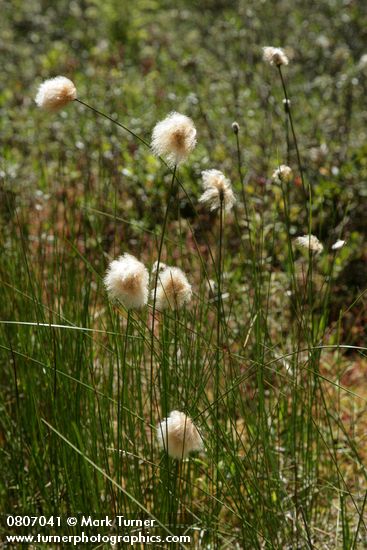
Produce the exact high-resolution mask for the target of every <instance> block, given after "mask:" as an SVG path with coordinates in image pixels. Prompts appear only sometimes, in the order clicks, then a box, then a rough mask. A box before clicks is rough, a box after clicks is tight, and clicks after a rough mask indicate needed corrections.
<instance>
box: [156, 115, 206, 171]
mask: <svg viewBox="0 0 367 550" xmlns="http://www.w3.org/2000/svg"><path fill="white" fill-rule="evenodd" d="M195 145H196V128H195V126H194V123H193V121H192V120H191V118H189V117H187V116H186V115H181V114H180V113H176V112H173V113H170V114H169V115H168V116H167V117H166V118H165V119H164V120H161V121H160V122H158V123H157V124H156V125H155V127H154V129H153V134H152V143H151V147H152V150H153V152H154V153H155V154H156V155H157V156H161V157H163V158H164V159H165V160H166V161H167V162H168V164H169V165H170V166H175V165H179V164H181V163H182V162H184V161H185V160H186V159H187V157H188V156H189V154H190V153H191V152H192V151H193V149H194V148H195Z"/></svg>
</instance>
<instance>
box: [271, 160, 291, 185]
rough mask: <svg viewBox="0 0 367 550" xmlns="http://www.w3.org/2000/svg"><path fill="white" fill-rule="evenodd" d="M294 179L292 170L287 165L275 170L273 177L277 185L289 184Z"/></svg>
mask: <svg viewBox="0 0 367 550" xmlns="http://www.w3.org/2000/svg"><path fill="white" fill-rule="evenodd" d="M292 177H293V172H292V168H290V167H289V166H286V165H285V164H281V165H280V166H279V168H277V169H276V170H274V172H273V175H272V179H273V181H274V182H275V183H287V182H289V181H291V179H292Z"/></svg>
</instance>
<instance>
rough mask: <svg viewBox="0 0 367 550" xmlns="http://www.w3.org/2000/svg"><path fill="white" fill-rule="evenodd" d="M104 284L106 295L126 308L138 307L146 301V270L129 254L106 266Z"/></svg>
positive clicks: (147, 281)
mask: <svg viewBox="0 0 367 550" xmlns="http://www.w3.org/2000/svg"><path fill="white" fill-rule="evenodd" d="M104 284H105V287H106V289H107V292H108V295H109V297H110V298H111V299H113V300H118V301H119V302H121V304H122V305H123V306H124V307H125V308H126V309H139V308H141V307H143V306H144V305H145V304H146V303H147V302H148V294H149V289H148V285H149V274H148V270H147V269H146V267H145V266H144V264H142V263H141V262H139V260H137V259H136V258H135V257H134V256H131V254H124V255H123V256H120V257H119V258H118V259H117V260H113V261H112V262H111V263H110V265H109V266H108V269H107V272H106V275H105V278H104Z"/></svg>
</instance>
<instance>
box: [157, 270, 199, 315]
mask: <svg viewBox="0 0 367 550" xmlns="http://www.w3.org/2000/svg"><path fill="white" fill-rule="evenodd" d="M152 296H154V289H153V290H152ZM191 297H192V288H191V285H190V283H189V281H188V280H187V277H186V275H185V273H184V272H183V271H182V270H181V269H179V268H178V267H165V269H163V271H161V272H160V273H159V276H158V282H157V291H156V308H157V309H158V311H164V310H165V309H168V308H170V309H180V308H182V307H183V306H184V305H185V304H187V303H188V302H189V301H190V300H191Z"/></svg>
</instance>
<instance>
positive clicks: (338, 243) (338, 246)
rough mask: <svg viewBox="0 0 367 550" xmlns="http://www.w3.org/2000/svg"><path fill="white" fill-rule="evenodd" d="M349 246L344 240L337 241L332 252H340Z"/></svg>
mask: <svg viewBox="0 0 367 550" xmlns="http://www.w3.org/2000/svg"><path fill="white" fill-rule="evenodd" d="M346 244H347V241H343V240H342V239H339V240H337V241H336V242H335V243H334V244H333V246H332V247H331V250H340V249H341V248H343V246H345V245H346Z"/></svg>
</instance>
